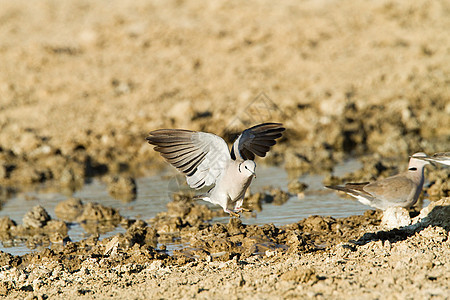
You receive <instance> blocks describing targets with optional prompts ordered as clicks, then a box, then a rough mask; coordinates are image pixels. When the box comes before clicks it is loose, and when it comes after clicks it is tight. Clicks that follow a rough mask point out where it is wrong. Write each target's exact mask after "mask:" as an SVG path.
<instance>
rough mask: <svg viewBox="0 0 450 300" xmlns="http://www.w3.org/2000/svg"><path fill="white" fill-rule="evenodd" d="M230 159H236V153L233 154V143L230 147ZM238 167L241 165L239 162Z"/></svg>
mask: <svg viewBox="0 0 450 300" xmlns="http://www.w3.org/2000/svg"><path fill="white" fill-rule="evenodd" d="M231 159H232V160H236V155H235V154H234V145H233V146H232V147H231ZM239 167H241V164H239Z"/></svg>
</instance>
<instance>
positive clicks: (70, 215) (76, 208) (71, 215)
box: [55, 198, 84, 222]
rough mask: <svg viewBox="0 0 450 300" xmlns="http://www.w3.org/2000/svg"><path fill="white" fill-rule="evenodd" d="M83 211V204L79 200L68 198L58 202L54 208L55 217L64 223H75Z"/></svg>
mask: <svg viewBox="0 0 450 300" xmlns="http://www.w3.org/2000/svg"><path fill="white" fill-rule="evenodd" d="M83 210H84V204H83V202H82V201H81V199H79V198H70V199H67V200H65V201H61V202H59V203H58V204H57V205H56V207H55V215H56V216H57V217H58V218H59V219H61V220H63V221H66V222H74V221H76V220H77V219H78V218H79V217H80V216H81V214H82V213H83Z"/></svg>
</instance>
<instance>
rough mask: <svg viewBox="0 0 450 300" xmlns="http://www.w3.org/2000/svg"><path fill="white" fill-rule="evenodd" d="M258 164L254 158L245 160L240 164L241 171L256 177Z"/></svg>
mask: <svg viewBox="0 0 450 300" xmlns="http://www.w3.org/2000/svg"><path fill="white" fill-rule="evenodd" d="M255 170H256V164H255V162H254V161H253V160H244V161H243V162H241V163H240V164H239V172H241V173H243V174H246V175H248V176H249V177H250V176H254V177H256V174H255Z"/></svg>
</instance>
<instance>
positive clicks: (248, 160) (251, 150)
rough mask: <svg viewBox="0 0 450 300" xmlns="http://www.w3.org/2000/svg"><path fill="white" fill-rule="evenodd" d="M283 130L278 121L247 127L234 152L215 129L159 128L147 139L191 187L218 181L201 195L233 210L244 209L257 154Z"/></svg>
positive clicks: (264, 152)
mask: <svg viewBox="0 0 450 300" xmlns="http://www.w3.org/2000/svg"><path fill="white" fill-rule="evenodd" d="M284 130H285V128H283V127H282V124H279V123H263V124H259V125H256V126H253V127H251V128H249V129H246V130H244V131H243V132H242V133H241V135H240V136H239V137H238V138H237V139H236V141H235V142H234V143H233V147H232V150H231V153H230V152H229V149H228V145H227V144H226V143H225V141H224V140H223V139H222V138H221V137H219V136H217V135H215V134H212V133H205V132H196V131H191V130H184V129H159V130H155V131H152V132H150V135H149V137H147V141H148V142H149V143H150V144H152V145H155V146H156V147H155V148H154V149H155V150H156V151H158V152H160V153H161V155H162V156H163V157H164V158H165V159H166V161H167V162H169V163H170V164H172V165H173V166H174V167H176V168H177V169H178V170H179V171H181V172H183V173H184V174H185V175H186V181H187V183H188V185H189V186H190V187H192V188H195V189H200V188H202V187H204V186H211V185H213V184H215V186H214V188H212V189H211V190H210V191H209V193H208V194H205V195H201V196H199V198H201V199H203V200H206V201H210V202H212V203H215V204H218V205H220V206H222V207H223V209H224V210H225V211H226V212H228V213H234V212H235V211H240V210H241V209H242V202H243V198H244V194H245V191H246V189H247V188H248V186H249V185H250V183H251V181H252V179H253V177H254V175H255V174H254V173H255V168H256V164H255V163H254V161H253V159H254V158H255V155H258V156H261V157H264V156H265V155H266V153H267V152H268V151H269V150H270V147H271V146H273V145H275V144H276V141H275V140H276V139H277V138H280V137H281V136H282V132H283V131H284Z"/></svg>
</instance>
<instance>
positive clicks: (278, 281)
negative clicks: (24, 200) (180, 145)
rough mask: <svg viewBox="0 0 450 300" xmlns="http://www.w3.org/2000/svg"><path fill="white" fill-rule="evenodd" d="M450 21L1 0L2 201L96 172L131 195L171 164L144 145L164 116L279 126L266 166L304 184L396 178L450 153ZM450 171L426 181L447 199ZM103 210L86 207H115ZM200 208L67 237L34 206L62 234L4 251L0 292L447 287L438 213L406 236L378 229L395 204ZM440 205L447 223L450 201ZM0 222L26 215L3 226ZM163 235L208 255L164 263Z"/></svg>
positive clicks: (168, 294)
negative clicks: (264, 221)
mask: <svg viewBox="0 0 450 300" xmlns="http://www.w3.org/2000/svg"><path fill="white" fill-rule="evenodd" d="M448 28H450V4H449V2H448V1H445V0H442V1H432V2H430V1H422V0H420V1H414V2H411V1H406V0H404V1H403V0H402V1H395V2H394V1H375V2H373V1H372V2H367V1H301V2H298V1H283V2H282V3H275V2H273V1H250V2H246V3H241V2H237V1H229V2H226V3H222V2H219V1H208V2H204V1H141V0H137V1H133V2H122V1H107V2H104V1H75V0H69V1H56V0H53V1H52V0H38V1H35V2H34V3H33V5H30V3H29V2H28V1H24V0H18V1H5V0H0V130H1V131H0V132H1V133H0V185H1V190H0V203H1V202H3V201H7V198H8V197H9V195H10V194H11V193H13V192H14V190H21V189H26V188H29V187H27V186H30V185H31V186H32V185H33V184H36V183H40V182H46V181H47V182H49V184H50V185H53V186H54V187H55V189H66V188H69V189H71V190H75V189H76V188H78V187H79V186H80V185H82V184H83V182H84V181H85V179H86V178H88V177H91V176H103V177H104V179H105V181H107V182H112V183H113V184H117V186H119V185H120V184H123V185H124V187H120V186H119V187H118V189H115V188H114V187H112V188H111V190H110V191H111V192H114V193H117V191H119V193H120V191H122V190H125V191H129V192H127V193H128V194H131V197H132V196H133V195H132V194H133V182H134V181H133V178H135V177H137V176H142V175H145V174H149V173H152V172H157V170H158V168H159V167H160V166H161V165H162V164H163V161H162V159H161V158H160V157H158V155H157V154H156V153H155V152H154V151H153V150H152V148H151V147H150V146H149V145H148V144H146V143H145V136H146V135H147V133H148V132H149V131H150V130H153V129H157V128H161V127H170V128H187V129H193V130H205V131H210V132H215V133H218V134H223V135H225V136H226V137H228V138H231V137H232V136H233V133H235V132H237V131H239V130H242V129H243V128H245V126H248V125H252V124H255V123H258V122H263V121H282V122H283V123H284V125H285V126H286V127H287V131H286V135H285V138H284V139H283V140H282V141H281V142H280V143H279V144H277V147H274V149H273V151H271V152H270V155H269V156H268V157H267V158H265V159H264V160H259V161H258V163H268V164H279V165H283V166H285V167H286V169H288V171H289V174H290V177H291V178H296V177H297V176H298V175H299V174H302V173H304V172H329V171H330V170H331V169H332V168H333V166H334V164H335V163H336V162H339V161H341V160H342V159H344V158H345V157H348V156H349V155H351V156H362V155H364V159H363V160H362V161H363V163H364V168H363V170H362V171H361V172H359V173H358V172H357V173H354V174H349V175H348V177H346V178H332V177H330V178H328V179H327V180H328V182H339V181H343V180H346V179H348V178H351V179H353V180H358V179H364V180H366V179H369V180H370V179H373V178H377V177H383V176H388V175H391V174H392V173H395V172H397V171H399V170H402V169H404V167H405V165H406V164H407V160H408V155H411V154H412V153H414V152H418V151H424V152H427V153H430V154H431V153H434V152H439V151H449V149H450V126H449V124H450V84H449V82H450V35H449V34H448ZM449 176H450V175H449V172H448V169H444V168H437V169H429V170H428V174H427V178H428V180H429V181H430V186H427V187H426V190H427V191H428V193H429V194H431V195H433V196H435V197H436V199H443V197H446V196H448V195H449V193H450V186H449V184H448V182H449ZM443 203H447V202H445V201H443ZM73 205H75V206H76V205H79V203H78V204H77V203H73ZM175 206H176V205H175ZM30 209H31V208H30ZM89 209H90V210H83V214H84V213H85V212H86V215H84V217H85V218H87V219H89V218H90V216H96V215H98V214H100V215H104V216H115V213H114V211H111V209H108V208H102V207H96V206H92V205H91V206H89ZM171 209H172V210H171ZM190 209H191V210H192V211H195V213H193V214H192V215H190V210H189V211H183V210H181V211H180V209H178V210H176V209H175V211H176V213H173V211H174V207H172V208H171V207H169V208H168V212H164V213H166V214H168V215H164V214H163V215H161V216H160V219H155V220H152V221H151V222H150V221H149V222H148V224H144V223H140V222H137V223H133V222H134V221H133V220H120V221H119V219H115V222H121V224H122V226H125V227H126V228H128V236H124V237H122V236H121V237H117V239H118V240H117V241H115V240H111V241H109V240H108V241H97V240H96V239H95V235H93V237H92V238H91V239H89V240H86V241H83V242H81V243H80V244H74V243H70V242H69V243H67V244H66V246H58V245H59V244H58V242H60V241H62V240H64V234H65V231H67V228H66V227H65V223H64V220H51V221H49V220H47V219H46V217H45V214H44V213H43V212H42V211H40V210H39V209H37V208H36V210H33V211H32V212H31V213H30V216H31V217H32V218H31V219H30V222H32V223H33V222H38V227H39V226H41V227H39V228H46V226H48V230H47V229H46V230H44V233H45V232H52V235H48V237H46V239H47V240H49V241H50V242H51V241H56V243H53V244H52V246H51V247H52V248H51V250H45V251H44V252H42V253H38V254H33V255H25V256H23V257H11V256H9V255H7V254H1V258H0V259H1V262H2V263H1V270H0V277H1V280H2V281H1V283H0V285H1V286H0V293H2V295H5V296H7V297H10V298H14V297H29V298H32V297H37V298H46V297H51V298H67V297H72V298H73V297H85V298H93V297H100V298H103V297H117V298H119V297H121V298H124V297H126V298H149V297H161V298H175V297H177V298H178V297H180V298H191V297H199V298H212V297H214V298H228V297H231V298H289V297H299V296H303V297H310V298H361V297H366V298H377V297H378V298H380V297H383V298H385V297H387V298H389V297H391V298H402V299H406V298H417V297H420V298H446V296H448V295H449V290H448V287H449V286H450V283H449V282H450V281H449V274H450V271H449V261H448V257H450V256H449V248H450V247H449V245H450V244H449V227H448V224H443V223H442V222H441V221H440V219H439V218H438V217H436V218H434V219H433V218H432V220H431V221H427V222H425V223H421V224H422V225H420V226H419V227H414V228H409V229H403V230H400V231H398V230H397V231H396V230H394V231H387V230H383V229H381V228H379V227H378V226H379V219H380V216H379V215H377V213H373V214H371V213H370V212H368V213H367V214H366V215H364V216H359V217H355V218H356V219H355V218H353V217H352V218H349V219H344V220H334V219H329V218H326V217H323V218H322V217H316V218H311V219H307V220H299V222H298V223H295V224H291V225H289V226H287V227H285V228H276V227H273V226H270V225H266V226H265V227H264V226H263V227H260V228H259V227H258V228H256V227H255V228H253V227H251V226H245V224H243V225H242V224H241V225H239V224H234V223H231V224H230V225H228V226H227V227H224V226H221V225H218V224H213V225H208V226H206V225H199V222H200V224H201V223H202V220H204V219H208V218H209V217H210V215H208V214H210V213H209V212H208V211H206V210H205V209H204V208H199V207H196V206H195V207H194V208H190ZM99 211H101V213H99ZM171 211H172V214H171V213H170V212H171ZM174 214H175V217H176V218H177V219H176V220H175V221H174V220H173V219H172V217H173V215H174ZM177 214H181V215H177ZM438 215H439V214H438ZM33 216H34V217H33ZM439 216H440V218H443V219H447V220H448V219H449V218H448V210H446V209H443V210H442V212H441V214H440V215H439ZM79 217H80V216H77V218H79ZM111 218H112V217H111ZM161 220H162V221H164V220H166V221H167V220H168V223H167V224H168V225H167V226H166V225H164V226H162V225H161V226H159V225H160V224H162V223H158V222H162V221H161ZM33 224H34V223H33ZM133 224H134V225H133ZM308 224H309V225H308ZM115 225H117V224H115ZM337 225H339V226H337ZM344 225H345V226H344ZM202 226H203V227H202ZM346 226H348V227H346ZM0 227H1V228H6V230H10V229H11V228H15V227H18V226H16V225H15V224H12V223H10V222H9V221H8V220H7V219H2V220H1V226H0ZM342 227H345V228H346V229H342ZM49 228H51V229H49ZM130 228H131V229H130ZM161 228H166V229H167V230H168V231H170V230H174V229H175V230H176V231H178V232H180V235H181V236H183V235H184V234H185V235H186V236H185V238H186V239H188V240H187V242H189V243H190V245H191V246H192V248H193V249H196V250H195V251H194V250H192V249H191V250H192V251H193V252H192V253H188V254H186V253H185V254H182V253H179V254H176V255H175V256H173V257H171V256H170V257H168V255H167V253H166V251H164V249H155V246H156V245H155V240H156V241H159V242H161V241H162V240H163V237H164V234H165V233H164V232H162V231H161V230H162V229H161ZM19 229H21V228H20V227H19ZM380 230H381V231H380ZM196 232H197V233H198V234H199V237H200V238H199V239H193V238H192V236H194V235H195V233H196ZM377 232H378V233H377ZM28 233H29V232H28ZM7 234H10V232H9V233H7ZM17 234H19V233H17ZM20 234H27V232H25V233H24V232H22V231H20ZM33 234H42V232H41V231H40V229H39V230H37V231H36V230H34V231H33ZM341 235H342V236H341ZM2 236H3V235H2ZM256 237H257V238H256ZM221 239H222V240H221ZM240 239H242V241H247V242H246V244H245V245H244V246H242V245H240V244H239V243H240V242H239V241H241V240H240ZM202 240H203V242H204V243H203V244H202V243H200V242H199V241H202ZM205 241H210V242H211V243H212V244H208V243H206V242H205ZM108 243H110V244H109V245H108ZM205 243H206V244H205ZM255 245H257V246H255ZM263 245H264V247H266V248H264V247H263ZM241 246H242V247H243V248H239V247H241ZM253 246H254V247H253ZM221 247H222V248H221ZM258 249H263V250H264V251H262V250H261V251H259V250H258ZM217 253H219V254H217Z"/></svg>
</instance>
